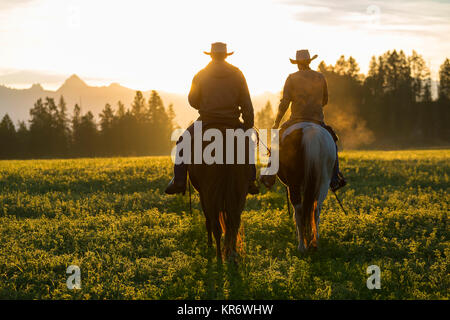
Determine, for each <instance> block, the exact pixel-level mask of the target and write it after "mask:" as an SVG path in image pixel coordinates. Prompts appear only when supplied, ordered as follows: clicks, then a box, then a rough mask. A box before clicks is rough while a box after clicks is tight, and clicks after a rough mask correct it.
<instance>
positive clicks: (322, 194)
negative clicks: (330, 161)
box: [315, 182, 329, 240]
mask: <svg viewBox="0 0 450 320" xmlns="http://www.w3.org/2000/svg"><path fill="white" fill-rule="evenodd" d="M328 186H329V183H326V182H325V183H322V186H321V187H320V193H319V200H318V201H317V208H316V212H315V218H316V237H317V240H319V222H320V212H321V211H322V205H323V202H324V201H325V198H326V197H327V194H328Z"/></svg>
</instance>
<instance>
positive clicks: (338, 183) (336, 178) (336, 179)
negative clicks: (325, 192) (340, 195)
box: [330, 146, 347, 192]
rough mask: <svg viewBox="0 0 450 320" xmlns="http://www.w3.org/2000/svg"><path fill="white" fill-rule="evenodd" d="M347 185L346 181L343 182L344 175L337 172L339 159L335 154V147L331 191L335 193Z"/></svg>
mask: <svg viewBox="0 0 450 320" xmlns="http://www.w3.org/2000/svg"><path fill="white" fill-rule="evenodd" d="M346 185H347V180H345V178H344V175H343V174H342V172H341V171H340V170H339V159H338V154H337V146H336V162H335V164H334V170H333V177H332V178H331V181H330V188H331V191H333V192H336V191H337V190H339V189H340V188H342V187H345V186H346Z"/></svg>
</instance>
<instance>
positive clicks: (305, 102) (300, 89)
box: [261, 50, 347, 191]
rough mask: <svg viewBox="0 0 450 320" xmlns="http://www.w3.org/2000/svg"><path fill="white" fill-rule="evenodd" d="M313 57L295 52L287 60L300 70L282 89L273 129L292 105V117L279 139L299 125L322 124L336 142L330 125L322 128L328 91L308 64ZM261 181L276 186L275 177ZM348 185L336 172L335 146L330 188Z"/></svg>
mask: <svg viewBox="0 0 450 320" xmlns="http://www.w3.org/2000/svg"><path fill="white" fill-rule="evenodd" d="M315 58H317V55H314V56H313V57H312V58H310V55H309V51H308V50H299V51H297V55H296V59H295V60H294V59H290V60H291V63H293V64H296V65H297V66H298V69H299V71H297V72H295V73H292V74H290V75H289V76H288V78H287V80H286V83H285V85H284V90H283V98H282V99H281V102H280V105H279V107H278V114H277V117H276V119H275V124H274V126H273V128H274V129H277V128H278V127H279V126H280V122H281V119H282V118H283V116H284V114H285V113H286V111H287V109H288V108H289V105H290V104H291V102H292V105H291V117H290V119H289V120H288V121H286V122H284V123H283V125H282V126H281V129H280V131H281V132H280V137H282V136H283V132H284V130H286V129H287V128H289V127H290V126H291V125H293V124H295V123H298V122H313V123H317V124H319V125H321V126H322V127H324V128H325V129H327V130H328V132H330V134H331V136H332V137H333V139H334V141H335V142H336V141H337V135H336V133H335V132H334V131H333V129H332V128H331V127H330V126H327V125H325V123H324V116H323V107H324V106H325V105H326V104H327V102H328V88H327V82H326V80H325V77H324V76H323V75H322V74H321V73H320V72H317V71H314V70H311V68H310V67H309V64H310V63H311V61H312V60H313V59H315ZM261 181H262V182H263V183H264V184H265V185H266V186H267V187H271V186H272V185H273V184H274V183H275V176H261ZM346 184H347V182H346V181H345V179H344V177H343V175H342V173H341V172H340V171H339V161H338V157H337V145H336V163H335V166H334V172H333V177H332V179H331V182H330V188H331V190H333V191H336V190H338V189H340V188H342V187H343V186H345V185H346Z"/></svg>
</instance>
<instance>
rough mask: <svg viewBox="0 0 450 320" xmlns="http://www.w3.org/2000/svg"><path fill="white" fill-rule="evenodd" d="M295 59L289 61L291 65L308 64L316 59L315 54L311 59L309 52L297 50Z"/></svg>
mask: <svg viewBox="0 0 450 320" xmlns="http://www.w3.org/2000/svg"><path fill="white" fill-rule="evenodd" d="M295 58H296V59H295V60H294V59H291V58H289V60H291V63H292V64H299V63H310V62H311V61H312V60H314V59H315V58H317V54H315V55H314V56H313V57H312V58H310V57H309V51H308V50H305V49H304V50H298V51H297V54H296V57H295Z"/></svg>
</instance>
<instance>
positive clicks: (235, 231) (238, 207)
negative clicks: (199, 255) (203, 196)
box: [219, 165, 247, 254]
mask: <svg viewBox="0 0 450 320" xmlns="http://www.w3.org/2000/svg"><path fill="white" fill-rule="evenodd" d="M224 174H225V176H224V179H223V180H222V181H223V186H224V191H225V192H224V193H223V209H222V210H220V213H219V221H220V224H221V227H222V231H223V233H224V235H225V246H224V249H225V252H226V253H227V251H228V252H231V251H233V250H234V248H236V251H237V252H238V253H240V254H241V253H243V251H244V250H243V247H244V246H243V241H244V240H243V232H242V228H241V213H242V210H243V209H244V208H243V205H244V204H245V197H246V195H247V189H246V188H245V189H244V190H243V191H238V190H239V187H240V186H241V185H242V184H243V183H242V181H241V180H242V174H239V171H236V167H235V165H230V166H226V170H224ZM241 193H242V194H241ZM241 197H243V199H240V198H241ZM242 200H243V201H242Z"/></svg>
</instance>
